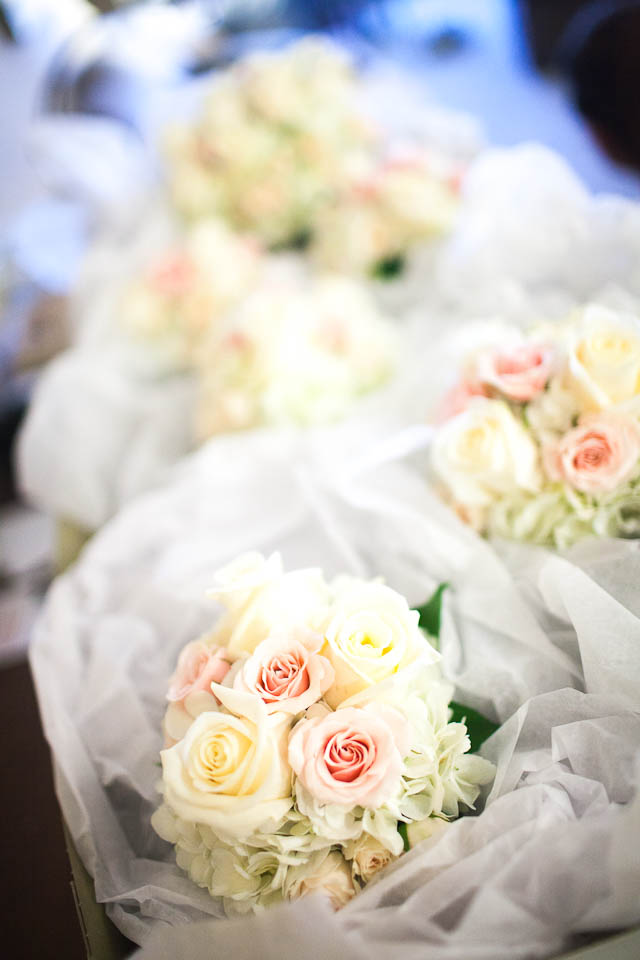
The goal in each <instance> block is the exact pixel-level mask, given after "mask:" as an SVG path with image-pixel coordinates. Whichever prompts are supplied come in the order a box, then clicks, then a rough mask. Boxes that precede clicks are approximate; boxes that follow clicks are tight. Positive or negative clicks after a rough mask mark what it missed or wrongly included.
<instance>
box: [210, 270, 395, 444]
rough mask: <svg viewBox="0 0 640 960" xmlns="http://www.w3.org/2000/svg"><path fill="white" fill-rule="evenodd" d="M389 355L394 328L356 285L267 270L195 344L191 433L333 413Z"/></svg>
mask: <svg viewBox="0 0 640 960" xmlns="http://www.w3.org/2000/svg"><path fill="white" fill-rule="evenodd" d="M397 358H398V334H397V332H396V331H395V330H394V328H393V326H392V324H391V323H390V322H389V321H388V320H386V318H385V317H384V316H383V315H382V314H381V313H380V312H379V311H378V309H377V307H376V305H375V302H374V299H373V297H372V296H371V294H370V293H369V292H368V290H367V289H366V288H365V287H364V286H363V285H362V284H361V283H358V282H357V281H355V280H350V279H347V278H346V277H340V276H338V275H325V276H319V277H306V275H305V276H302V277H298V278H297V279H296V278H292V277H287V276H285V277H282V276H281V275H280V276H279V277H278V278H277V279H276V278H273V277H272V278H270V279H268V280H267V281H266V282H265V284H264V285H263V286H262V287H260V288H259V289H258V290H256V291H255V293H253V294H252V295H250V296H248V297H247V298H246V299H245V300H243V302H242V303H241V304H240V306H239V307H238V309H237V310H236V311H234V312H233V313H232V314H231V315H230V316H229V317H228V318H227V320H226V321H225V323H224V324H221V325H220V326H219V327H217V328H216V329H215V330H214V331H213V334H212V336H211V338H210V339H209V340H208V342H207V344H206V345H205V347H204V348H203V350H202V353H201V356H200V364H199V394H200V399H199V404H198V413H197V433H198V435H199V436H200V437H201V438H206V437H209V436H212V435H213V434H216V433H219V432H221V431H227V430H238V429H243V428H247V427H253V426H261V425H265V424H286V423H295V424H302V425H309V424H317V423H326V422H330V421H332V420H336V419H338V418H339V417H341V416H343V415H344V414H345V412H346V411H347V409H348V407H349V406H350V405H351V403H352V402H353V401H354V400H355V399H356V398H357V397H359V396H362V395H363V394H366V393H368V392H369V391H372V390H374V389H375V388H377V387H379V386H381V385H382V384H383V383H384V382H385V381H386V380H387V379H388V378H389V377H390V376H391V374H392V373H393V372H394V369H395V367H396V363H397Z"/></svg>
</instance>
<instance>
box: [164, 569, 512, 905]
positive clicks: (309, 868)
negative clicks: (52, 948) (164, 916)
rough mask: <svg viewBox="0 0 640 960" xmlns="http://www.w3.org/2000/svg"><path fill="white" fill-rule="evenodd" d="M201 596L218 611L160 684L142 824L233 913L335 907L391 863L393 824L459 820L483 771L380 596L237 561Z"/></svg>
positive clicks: (411, 624)
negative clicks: (284, 905) (301, 900)
mask: <svg viewBox="0 0 640 960" xmlns="http://www.w3.org/2000/svg"><path fill="white" fill-rule="evenodd" d="M211 594H212V596H213V598H214V599H215V600H216V601H218V602H219V603H220V605H221V606H222V607H223V608H224V614H223V615H222V617H221V618H220V619H219V621H218V623H217V625H216V626H215V627H214V629H213V630H212V631H211V632H210V633H208V634H205V635H204V636H203V637H201V638H200V639H199V640H196V641H193V642H192V643H190V644H188V645H187V646H186V647H185V649H184V650H183V651H182V652H181V654H180V656H179V658H178V664H177V667H176V671H175V673H174V675H173V677H172V678H171V680H170V683H169V690H168V694H167V699H168V701H169V705H168V708H167V713H166V716H165V723H164V726H165V735H166V739H167V747H166V748H165V749H164V750H163V751H162V754H161V757H162V790H163V804H162V806H161V807H160V808H159V810H158V811H156V813H155V814H154V817H153V824H154V826H155V829H156V830H157V832H158V833H159V834H160V836H162V837H164V839H166V840H167V841H169V842H170V843H172V844H174V846H175V849H176V859H177V862H178V865H179V866H181V867H182V868H183V869H185V870H186V871H187V872H188V873H189V876H190V877H191V878H192V879H193V880H194V881H195V882H196V883H198V884H200V885H201V886H204V887H206V888H207V889H208V890H209V892H210V893H211V895H212V896H222V897H223V900H224V904H225V907H226V909H227V911H228V912H230V913H233V912H238V911H241V912H242V911H244V910H246V909H256V908H258V907H261V906H265V905H268V904H270V903H275V902H277V901H279V900H283V899H295V898H297V897H299V896H302V895H305V894H306V893H309V892H311V891H314V890H320V891H323V892H324V893H325V894H326V895H327V897H328V898H329V899H330V901H331V902H332V903H333V905H334V906H335V907H336V908H337V907H340V906H342V905H343V904H344V903H346V901H347V900H348V899H350V898H351V897H352V896H353V895H354V894H355V893H356V892H357V891H358V890H359V889H361V888H362V886H364V885H365V884H366V883H368V882H369V881H370V880H371V879H372V877H373V876H374V875H375V873H376V872H377V871H378V870H380V869H382V867H384V866H385V865H386V864H387V863H390V862H391V861H392V860H393V859H395V858H396V857H397V856H399V855H400V854H401V853H402V849H403V842H402V839H401V836H400V833H399V832H398V824H399V823H405V824H407V825H411V824H413V823H414V822H416V823H417V822H418V821H419V822H420V823H423V822H424V820H425V818H429V817H445V818H447V817H451V816H455V815H457V812H458V808H459V805H460V804H464V805H466V806H472V805H473V803H474V802H475V799H476V797H477V795H478V792H479V789H480V786H481V785H482V784H483V783H486V782H488V781H489V780H490V779H491V778H492V776H493V767H492V766H491V764H489V763H487V761H484V760H481V759H480V758H477V757H471V758H465V756H464V754H465V752H466V750H468V746H469V744H468V740H467V739H466V737H465V734H464V726H463V725H461V724H455V723H449V721H448V710H447V703H448V699H449V697H450V694H451V691H450V689H449V687H447V685H446V684H444V683H443V681H442V679H441V676H440V673H439V668H438V659H439V657H438V654H437V652H436V651H435V650H434V648H433V647H432V645H431V643H430V642H429V639H428V637H427V636H426V635H425V634H424V633H423V632H422V630H421V629H420V627H419V623H418V614H417V613H416V612H415V611H411V610H410V609H409V606H408V604H407V602H406V600H405V599H404V598H403V597H402V596H401V595H400V594H398V593H396V591H394V590H392V589H391V588H390V587H388V586H386V585H385V584H383V583H381V582H380V581H368V582H367V581H363V580H360V579H358V578H355V577H348V576H341V577H338V578H336V580H334V581H333V582H332V583H328V582H327V581H326V580H325V579H324V577H323V575H322V573H321V571H319V570H314V569H307V570H293V571H290V572H285V571H284V569H283V567H282V562H281V560H280V558H279V556H278V555H275V554H274V555H273V556H271V557H269V558H267V559H265V558H264V557H262V556H261V555H260V554H253V553H252V554H245V555H243V556H242V557H239V558H238V559H237V560H235V561H234V562H233V563H231V564H230V565H229V566H227V567H225V568H223V569H222V570H220V571H219V572H218V574H217V576H216V586H215V587H214V589H213V590H212V591H211ZM470 761H475V763H472V762H470ZM421 829H422V830H423V832H424V833H425V835H426V834H427V833H428V832H429V831H428V830H424V827H421ZM416 836H417V834H416Z"/></svg>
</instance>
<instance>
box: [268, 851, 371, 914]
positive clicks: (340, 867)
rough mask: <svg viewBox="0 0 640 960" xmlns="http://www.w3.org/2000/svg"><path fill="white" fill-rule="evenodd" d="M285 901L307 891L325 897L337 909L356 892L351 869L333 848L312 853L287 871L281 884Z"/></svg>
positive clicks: (298, 896) (302, 894)
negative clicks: (329, 850)
mask: <svg viewBox="0 0 640 960" xmlns="http://www.w3.org/2000/svg"><path fill="white" fill-rule="evenodd" d="M283 893H284V896H285V899H287V900H298V899H299V898H300V897H304V896H306V895H307V894H309V893H322V894H324V895H325V896H327V897H328V898H329V900H330V902H331V906H332V907H333V909H334V910H339V909H340V907H344V905H345V904H346V903H348V902H349V900H351V898H352V897H353V896H354V895H355V893H356V887H355V885H354V883H353V879H352V876H351V870H350V869H349V865H348V863H347V861H346V860H345V858H344V857H343V856H342V854H341V853H339V852H338V851H336V850H333V851H331V852H329V853H327V852H325V851H323V852H321V853H317V854H315V855H314V856H313V857H312V858H311V860H310V862H309V863H305V864H303V865H301V866H299V867H294V868H292V869H291V870H289V872H288V874H287V877H286V879H285V882H284V886H283Z"/></svg>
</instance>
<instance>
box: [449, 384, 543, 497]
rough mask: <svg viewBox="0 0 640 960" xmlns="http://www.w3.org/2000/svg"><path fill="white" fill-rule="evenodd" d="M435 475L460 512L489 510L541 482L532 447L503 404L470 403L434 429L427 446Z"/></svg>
mask: <svg viewBox="0 0 640 960" xmlns="http://www.w3.org/2000/svg"><path fill="white" fill-rule="evenodd" d="M431 467H432V470H433V473H434V475H435V477H436V478H437V479H438V480H439V481H440V482H441V483H442V484H444V486H445V487H446V488H447V489H448V491H449V492H450V494H451V496H452V498H453V500H454V501H456V502H457V503H458V504H460V505H461V506H462V507H464V508H474V507H488V506H490V505H491V504H492V503H493V502H494V501H495V500H497V499H499V498H500V497H501V496H503V495H505V494H510V493H514V492H515V491H517V490H528V491H531V492H535V491H537V489H538V488H539V484H540V474H539V469H538V451H537V448H536V444H535V443H534V441H533V439H532V438H531V436H530V435H529V434H528V433H527V431H526V429H525V428H524V427H523V426H522V424H521V423H519V422H518V420H516V418H515V417H514V415H513V414H512V413H511V411H510V410H509V408H508V406H507V405H506V404H505V403H503V402H502V401H501V400H486V399H484V398H482V397H478V398H475V399H472V400H471V401H470V402H469V405H468V407H467V409H466V410H464V411H463V412H462V413H460V414H459V415H458V416H457V417H454V418H453V419H452V420H449V421H448V422H447V423H445V424H444V425H443V426H442V427H440V429H439V430H438V431H437V433H436V435H435V437H434V440H433V445H432V448H431Z"/></svg>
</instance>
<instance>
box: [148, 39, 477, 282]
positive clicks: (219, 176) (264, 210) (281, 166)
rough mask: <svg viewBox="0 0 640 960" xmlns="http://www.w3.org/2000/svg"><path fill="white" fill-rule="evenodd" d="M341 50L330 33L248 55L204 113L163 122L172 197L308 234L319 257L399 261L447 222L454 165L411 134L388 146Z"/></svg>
mask: <svg viewBox="0 0 640 960" xmlns="http://www.w3.org/2000/svg"><path fill="white" fill-rule="evenodd" d="M360 100H362V88H361V85H360V84H359V82H358V78H357V76H356V74H355V73H354V71H353V69H352V68H351V65H350V63H349V61H348V59H347V58H346V57H345V55H344V53H343V52H342V51H341V50H339V49H338V48H337V47H334V46H333V45H331V44H330V43H328V42H327V41H326V40H319V39H309V38H308V39H304V40H302V41H299V42H297V43H294V44H292V45H290V46H289V47H287V48H286V49H285V50H283V51H276V52H262V53H259V54H251V55H249V56H246V57H244V58H243V59H241V60H240V61H238V63H237V64H235V65H234V66H233V67H232V68H231V69H229V70H228V71H226V72H224V73H222V74H221V75H219V76H218V78H217V80H216V82H215V84H214V85H213V86H212V87H211V89H210V91H209V94H208V98H207V101H206V105H205V107H204V110H203V112H202V114H201V115H200V117H199V119H198V120H197V121H196V122H195V123H194V124H191V125H183V126H181V127H174V128H173V129H172V130H171V131H169V133H168V137H167V151H168V156H169V161H170V182H171V190H172V195H173V200H174V203H175V205H176V207H177V209H178V210H179V211H180V213H181V214H182V215H183V216H185V217H187V218H188V219H196V218H198V217H201V216H203V215H204V216H207V215H215V216H220V217H222V218H224V219H225V220H226V221H227V222H228V223H229V224H230V225H231V226H233V227H234V228H235V229H238V230H242V231H247V232H251V233H253V234H255V235H256V236H257V237H259V238H260V239H261V241H262V242H264V243H265V244H266V245H267V246H269V247H281V246H291V245H299V244H306V243H307V242H308V241H309V240H310V239H311V241H312V242H313V244H314V253H315V257H316V259H317V260H318V261H319V262H320V264H322V265H323V266H324V267H325V268H330V269H346V270H348V271H354V270H374V271H377V272H378V275H381V276H383V277H385V276H387V275H388V274H387V273H385V271H389V270H390V269H391V268H390V267H389V264H388V261H389V260H391V261H392V266H394V267H395V270H396V272H398V271H399V269H400V267H399V265H401V258H402V256H403V255H404V254H405V253H406V251H407V249H408V247H409V246H410V245H412V244H414V243H416V242H419V241H423V240H427V239H430V238H431V237H433V236H434V235H438V234H440V233H442V232H444V231H445V230H447V229H448V228H449V227H450V225H451V222H452V218H453V214H454V212H455V209H456V206H457V187H456V184H457V179H458V177H459V174H460V171H459V170H458V169H457V168H456V169H454V168H453V167H452V165H451V162H448V161H447V160H446V158H444V157H443V156H440V155H436V154H435V153H434V152H433V151H431V152H429V151H427V150H426V149H425V148H423V147H418V146H415V145H410V146H403V147H402V148H397V147H396V148H390V147H389V145H388V144H387V143H386V142H385V138H384V136H383V132H382V131H381V130H379V129H378V128H377V126H376V125H375V124H374V123H372V121H371V120H370V119H368V118H367V115H366V111H365V110H364V109H363V107H362V105H361V103H359V101H360Z"/></svg>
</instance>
